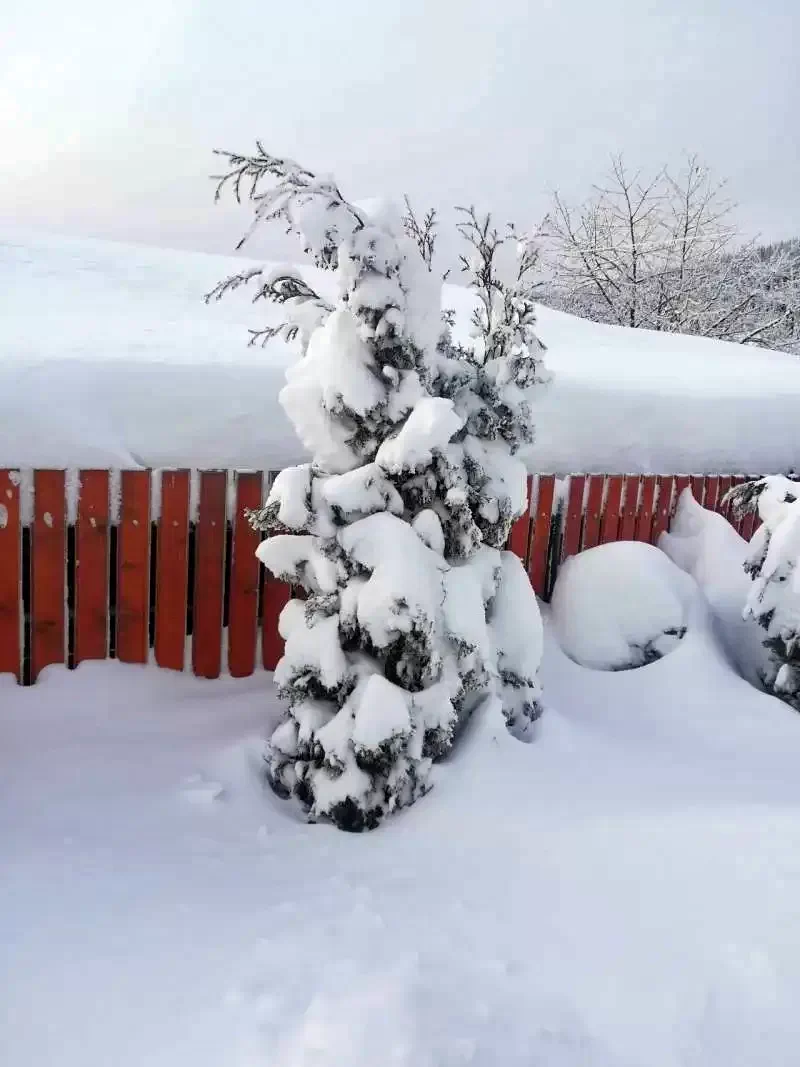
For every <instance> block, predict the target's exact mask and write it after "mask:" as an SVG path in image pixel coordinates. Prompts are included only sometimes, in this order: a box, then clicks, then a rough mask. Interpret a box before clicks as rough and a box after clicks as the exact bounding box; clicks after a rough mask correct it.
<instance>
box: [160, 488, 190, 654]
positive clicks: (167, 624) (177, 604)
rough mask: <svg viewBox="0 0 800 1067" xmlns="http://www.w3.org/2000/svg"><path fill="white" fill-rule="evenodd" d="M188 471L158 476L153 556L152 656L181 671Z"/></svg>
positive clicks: (187, 537) (184, 605)
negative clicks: (153, 633) (158, 489)
mask: <svg viewBox="0 0 800 1067" xmlns="http://www.w3.org/2000/svg"><path fill="white" fill-rule="evenodd" d="M188 561H189V472H188V471H185V470H183V471H165V472H164V473H163V474H162V475H161V516H160V518H159V522H158V546H157V553H156V635H155V656H156V663H158V665H159V667H167V668H168V669H170V670H173V671H182V670H183V666H184V659H185V653H186V598H187V595H188V589H189V562H188Z"/></svg>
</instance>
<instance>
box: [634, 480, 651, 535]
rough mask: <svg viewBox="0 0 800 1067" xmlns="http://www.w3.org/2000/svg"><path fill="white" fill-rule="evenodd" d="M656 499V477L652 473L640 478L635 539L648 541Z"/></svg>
mask: <svg viewBox="0 0 800 1067" xmlns="http://www.w3.org/2000/svg"><path fill="white" fill-rule="evenodd" d="M655 499H656V479H655V475H654V474H648V475H646V476H644V477H643V478H642V499H641V503H640V505H639V511H638V513H637V515H636V531H635V533H634V537H635V539H636V540H637V541H645V542H647V541H649V540H650V536H651V534H652V530H653V511H654V509H655Z"/></svg>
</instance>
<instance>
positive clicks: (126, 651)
mask: <svg viewBox="0 0 800 1067" xmlns="http://www.w3.org/2000/svg"><path fill="white" fill-rule="evenodd" d="M117 547H118V555H119V559H118V567H117V573H118V578H117V657H118V658H119V659H120V660H121V661H122V662H123V663H146V662H147V649H148V645H149V636H150V633H149V631H150V472H149V471H123V472H122V513H121V515H120V524H119V538H118V546H117Z"/></svg>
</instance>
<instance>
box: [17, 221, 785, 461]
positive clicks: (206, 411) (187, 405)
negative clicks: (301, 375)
mask: <svg viewBox="0 0 800 1067" xmlns="http://www.w3.org/2000/svg"><path fill="white" fill-rule="evenodd" d="M241 267H242V260H241V259H230V258H226V257H221V256H209V255H203V254H198V253H191V252H177V251H167V250H163V249H154V248H143V247H138V246H128V245H120V244H113V243H109V242H102V241H94V240H78V239H71V238H65V237H49V236H48V237H43V236H35V237H31V236H29V235H26V236H24V237H20V236H18V235H17V236H10V237H6V238H5V239H2V238H0V293H2V297H0V301H1V303H0V466H2V467H18V466H22V467H100V468H113V467H209V468H239V469H250V468H253V469H262V468H271V469H276V468H279V467H283V466H285V465H287V464H290V463H297V462H301V461H302V460H303V459H304V458H305V456H304V454H303V450H302V448H301V446H300V445H299V444H298V442H297V440H296V438H295V436H294V432H293V430H292V428H291V426H290V425H289V422H288V420H287V419H286V417H285V415H284V414H283V411H282V409H281V408H280V405H279V404H278V400H277V394H278V390H279V389H280V387H281V385H282V384H283V374H284V369H285V365H286V361H287V359H288V358H289V354H288V351H287V350H286V349H285V348H284V347H283V346H282V345H281V344H280V342H277V341H276V342H274V343H272V344H271V345H270V346H269V348H267V349H261V348H251V347H248V346H247V332H246V331H247V327H248V326H253V327H254V326H256V325H263V323H264V321H265V318H266V316H267V315H270V314H274V312H273V311H271V309H270V308H269V307H268V306H266V305H264V304H263V303H262V304H261V305H256V306H255V307H253V306H252V305H251V304H250V297H249V296H248V294H247V293H244V292H243V293H241V294H238V295H239V296H240V299H238V300H237V299H235V298H230V299H228V300H226V301H223V302H222V303H220V304H214V305H211V306H209V307H207V306H206V305H205V304H204V303H203V300H202V297H203V294H204V293H205V292H207V291H208V290H209V289H210V288H211V287H212V286H213V285H214V284H215V283H216V282H217V281H218V280H219V279H220V278H222V277H223V276H225V275H226V274H229V273H232V272H233V271H234V270H241ZM444 303H445V304H446V305H447V306H450V307H455V308H456V310H457V313H458V330H459V331H462V332H463V331H465V330H466V329H467V325H468V318H469V308H470V297H469V295H468V294H467V293H466V291H465V290H462V289H459V288H457V287H455V286H447V287H446V290H445V294H444ZM537 332H538V333H539V336H540V337H541V339H542V340H543V341H544V343H545V344H546V345H547V347H548V353H547V364H548V367H549V368H550V369H551V370H553V371H554V373H555V382H554V384H553V386H552V387H551V389H550V390H549V391H548V392H547V394H546V396H545V397H544V399H543V400H542V402H541V405H540V407H539V410H538V412H537V433H538V443H537V444H536V445H535V446H534V448H533V450H532V453H531V457H530V463H531V468H532V469H535V470H538V471H548V472H553V473H567V472H570V471H576V472H586V473H591V472H598V473H599V472H605V471H624V472H627V473H649V472H670V473H694V472H701V471H706V472H714V473H729V472H740V471H744V472H748V473H750V472H763V471H781V470H786V469H789V468H793V467H795V466H796V465H797V464H798V459H799V458H800V419H799V418H798V411H800V404H799V403H798V402H799V401H800V360H797V359H796V358H795V357H792V356H789V355H785V354H783V353H779V352H768V351H763V350H757V351H756V350H753V349H747V348H742V347H740V346H736V345H730V344H726V343H725V342H720V341H709V340H703V339H701V338H694V337H681V336H675V335H668V334H657V333H650V332H647V331H643V330H627V329H622V328H619V327H615V326H602V325H597V324H595V323H590V322H586V321H583V320H581V319H576V318H573V317H572V316H568V315H563V314H561V313H558V312H555V311H551V310H549V309H547V308H541V311H540V321H539V328H538V331H537Z"/></svg>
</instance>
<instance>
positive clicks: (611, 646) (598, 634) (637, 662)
mask: <svg viewBox="0 0 800 1067" xmlns="http://www.w3.org/2000/svg"><path fill="white" fill-rule="evenodd" d="M693 586H694V583H693V582H692V580H691V578H689V576H688V575H686V574H684V573H683V572H682V571H681V570H680V569H679V568H678V567H676V566H675V564H674V563H673V562H672V561H671V560H670V559H668V558H667V556H666V555H664V553H663V552H662V551H661V550H660V549H658V548H654V547H653V546H652V545H647V544H642V543H641V542H638V541H618V542H615V543H613V544H608V545H601V546H600V547H599V548H592V549H589V550H587V551H586V552H582V553H580V555H577V556H573V557H572V558H571V559H568V560H567V561H566V563H565V564H564V565H563V566H562V567H561V569H560V571H559V572H558V578H557V579H556V584H555V589H554V590H553V598H552V602H551V613H552V620H553V624H554V627H555V632H556V635H557V636H558V640H559V642H560V644H561V647H562V649H563V650H564V652H565V653H566V654H567V655H568V656H569V658H570V659H572V660H574V661H575V662H576V663H579V664H581V665H582V666H584V667H591V668H593V669H594V670H600V671H623V670H629V669H630V668H632V667H643V666H644V665H645V664H646V663H652V662H653V661H654V660H657V659H661V657H662V656H666V655H667V654H668V653H669V652H672V651H673V649H675V648H676V646H677V645H678V644H679V642H680V640H681V638H682V637H683V635H684V634H685V633H686V621H687V616H688V607H689V602H690V599H691V593H692V589H693Z"/></svg>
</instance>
